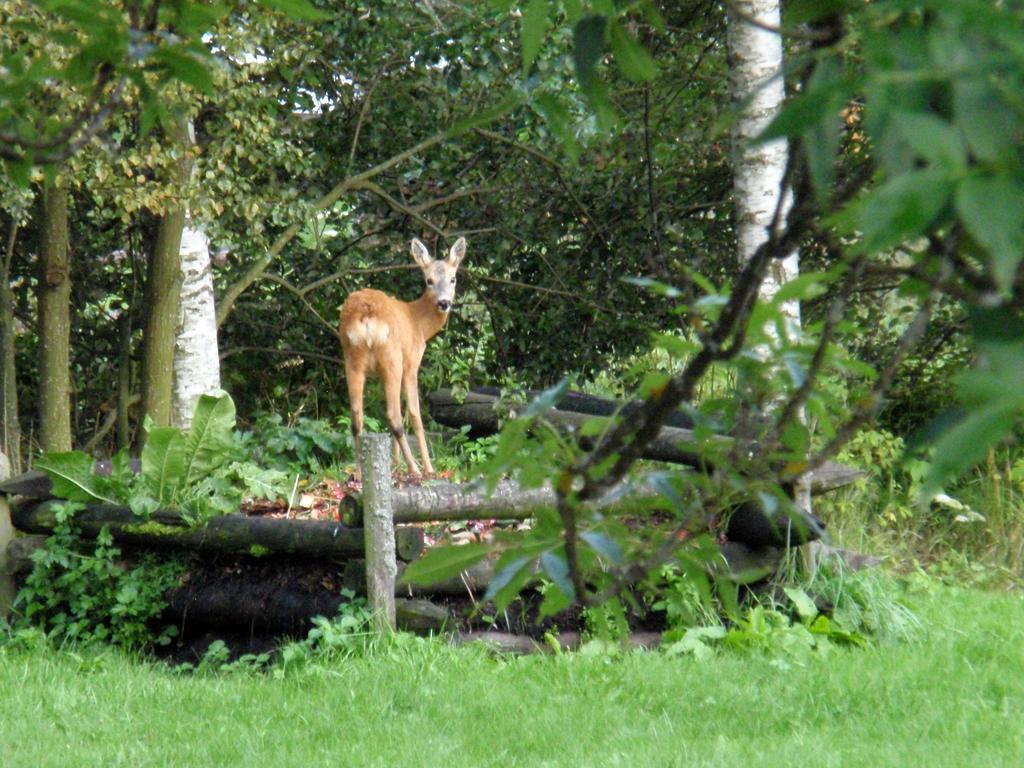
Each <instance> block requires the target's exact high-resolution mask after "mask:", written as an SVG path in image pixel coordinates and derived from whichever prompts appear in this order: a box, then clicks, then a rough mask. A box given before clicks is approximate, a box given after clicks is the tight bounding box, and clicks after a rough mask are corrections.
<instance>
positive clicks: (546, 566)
mask: <svg viewBox="0 0 1024 768" xmlns="http://www.w3.org/2000/svg"><path fill="white" fill-rule="evenodd" d="M540 567H541V569H542V570H543V571H544V574H545V575H546V576H547V577H548V578H549V579H551V581H552V582H554V584H555V586H556V587H558V589H559V591H561V592H562V593H563V594H564V595H565V596H566V597H568V598H569V599H570V600H572V599H574V598H575V597H576V589H575V588H574V587H573V585H572V581H571V580H570V579H569V564H568V563H567V562H566V561H565V557H564V556H563V555H561V554H559V553H557V552H545V553H544V554H543V555H541V556H540Z"/></svg>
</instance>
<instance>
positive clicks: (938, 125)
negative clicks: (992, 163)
mask: <svg viewBox="0 0 1024 768" xmlns="http://www.w3.org/2000/svg"><path fill="white" fill-rule="evenodd" d="M892 122H893V127H894V128H895V129H896V131H897V132H898V133H899V135H900V136H902V137H903V140H904V141H906V142H907V144H909V145H910V147H911V149H913V150H914V152H915V153H916V154H917V155H918V156H919V157H922V158H924V159H925V160H927V161H928V162H929V163H931V164H932V165H935V166H937V167H939V168H942V169H943V170H945V171H946V172H948V173H957V172H959V171H961V170H963V169H964V168H966V167H967V146H966V145H965V144H964V140H963V137H962V136H961V134H960V131H959V130H958V129H957V128H956V127H955V126H953V125H952V124H951V123H948V122H946V121H945V120H943V119H941V118H940V117H938V116H936V115H933V114H929V113H925V112H896V113H894V114H893V115H892Z"/></svg>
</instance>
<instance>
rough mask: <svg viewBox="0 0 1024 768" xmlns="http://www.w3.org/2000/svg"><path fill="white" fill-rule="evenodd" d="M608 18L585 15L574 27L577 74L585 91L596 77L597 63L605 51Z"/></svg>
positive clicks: (574, 52) (574, 56)
mask: <svg viewBox="0 0 1024 768" xmlns="http://www.w3.org/2000/svg"><path fill="white" fill-rule="evenodd" d="M607 23H608V20H607V19H606V18H605V17H604V16H584V17H583V18H582V19H580V20H579V21H578V22H576V26H575V28H574V29H573V49H572V53H573V60H574V61H575V63H576V76H577V77H578V78H579V81H580V85H582V86H583V89H584V90H585V91H589V90H590V89H591V87H592V86H593V84H594V81H595V79H596V73H595V70H596V68H597V63H598V62H599V61H600V60H601V55H602V54H603V53H604V31H605V26H606V25H607Z"/></svg>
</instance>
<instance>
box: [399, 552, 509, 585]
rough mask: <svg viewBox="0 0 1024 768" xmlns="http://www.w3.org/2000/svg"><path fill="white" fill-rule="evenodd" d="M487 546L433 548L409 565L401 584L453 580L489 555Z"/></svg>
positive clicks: (434, 582)
mask: <svg viewBox="0 0 1024 768" xmlns="http://www.w3.org/2000/svg"><path fill="white" fill-rule="evenodd" d="M490 551H491V547H490V545H488V544H477V543H471V544H462V545H460V546H444V547H434V548H433V549H431V550H429V551H428V552H427V554H426V555H424V556H423V557H421V558H420V559H419V560H415V561H413V562H412V563H410V564H409V567H408V568H406V569H405V573H403V574H402V579H401V583H402V584H436V583H437V582H439V581H445V580H446V579H453V578H455V577H456V576H458V575H459V574H460V573H462V572H463V571H464V570H466V569H467V568H470V567H471V566H474V565H476V564H477V563H479V562H480V561H481V560H483V559H484V558H485V557H487V555H488V554H489V553H490Z"/></svg>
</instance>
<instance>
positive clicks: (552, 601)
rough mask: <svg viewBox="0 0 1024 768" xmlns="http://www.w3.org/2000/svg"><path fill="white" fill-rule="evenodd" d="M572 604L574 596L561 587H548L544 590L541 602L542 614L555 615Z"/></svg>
mask: <svg viewBox="0 0 1024 768" xmlns="http://www.w3.org/2000/svg"><path fill="white" fill-rule="evenodd" d="M571 605H572V598H571V597H569V595H567V594H565V593H564V592H563V591H562V590H560V589H548V590H545V592H544V599H543V600H542V601H541V604H540V616H541V618H545V617H547V616H554V615H555V614H556V613H561V612H562V611H564V610H565V609H566V608H568V607H569V606H571Z"/></svg>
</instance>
